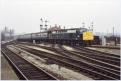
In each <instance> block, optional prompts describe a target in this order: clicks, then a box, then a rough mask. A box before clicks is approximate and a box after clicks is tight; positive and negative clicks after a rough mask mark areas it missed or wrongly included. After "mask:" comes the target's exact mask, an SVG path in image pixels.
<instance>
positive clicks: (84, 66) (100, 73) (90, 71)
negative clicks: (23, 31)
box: [20, 46, 120, 80]
mask: <svg viewBox="0 0 121 81" xmlns="http://www.w3.org/2000/svg"><path fill="white" fill-rule="evenodd" d="M20 48H22V49H24V50H26V51H28V52H30V53H33V54H36V55H38V56H44V57H47V58H50V59H53V60H56V61H59V62H61V63H63V64H64V65H67V64H68V65H67V66H69V67H73V68H75V69H78V71H80V72H81V73H83V74H86V75H88V76H91V78H92V77H93V79H100V80H112V79H120V76H119V75H118V74H116V73H115V72H117V70H116V71H114V70H113V72H111V71H109V70H106V69H104V68H101V67H98V66H94V64H92V63H88V62H86V61H83V60H81V61H80V60H75V59H72V58H70V57H66V56H62V55H59V56H58V55H52V54H50V53H46V52H42V51H39V50H35V49H32V48H27V47H24V46H21V47H20Z"/></svg>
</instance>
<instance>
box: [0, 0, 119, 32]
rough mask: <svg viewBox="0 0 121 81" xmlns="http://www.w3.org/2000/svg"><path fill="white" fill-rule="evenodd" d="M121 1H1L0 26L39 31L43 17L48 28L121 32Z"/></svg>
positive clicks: (19, 30)
mask: <svg viewBox="0 0 121 81" xmlns="http://www.w3.org/2000/svg"><path fill="white" fill-rule="evenodd" d="M120 5H121V1H120V0H0V27H1V28H3V27H5V26H7V27H9V28H13V29H15V31H16V33H23V32H26V33H29V32H39V31H40V30H39V29H40V28H39V25H40V18H41V17H42V18H43V19H47V20H48V21H49V22H48V25H52V26H54V25H55V24H57V25H61V26H62V27H63V26H65V27H66V28H71V27H73V28H74V27H81V26H82V22H85V27H87V28H88V27H89V26H90V23H91V22H92V21H93V22H94V32H107V31H108V32H112V27H113V26H114V27H115V32H120V29H121V28H120V26H121V24H120V20H121V19H120V18H121V15H120V14H121V11H120V8H121V6H120Z"/></svg>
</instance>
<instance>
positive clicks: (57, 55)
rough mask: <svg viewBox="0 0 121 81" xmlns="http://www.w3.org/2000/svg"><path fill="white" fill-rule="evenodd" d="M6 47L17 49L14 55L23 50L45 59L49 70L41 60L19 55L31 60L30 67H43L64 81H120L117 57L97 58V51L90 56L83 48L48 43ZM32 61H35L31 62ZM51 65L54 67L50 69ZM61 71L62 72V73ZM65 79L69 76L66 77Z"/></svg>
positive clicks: (13, 43) (17, 43)
mask: <svg viewBox="0 0 121 81" xmlns="http://www.w3.org/2000/svg"><path fill="white" fill-rule="evenodd" d="M7 47H8V48H9V49H11V50H12V49H14V51H15V49H19V50H20V49H21V50H23V51H26V52H28V53H30V54H31V55H33V56H34V55H35V57H36V58H41V59H43V60H44V61H46V62H47V64H49V66H48V65H44V64H42V63H41V61H38V59H37V60H35V57H34V58H33V57H28V56H26V55H27V53H24V54H22V53H20V54H22V55H24V57H26V59H28V60H30V59H31V63H33V64H35V66H40V65H43V68H44V70H45V69H48V70H50V71H49V72H50V73H51V72H52V73H51V74H52V75H54V76H55V73H57V75H58V76H60V77H61V78H62V79H65V80H66V79H67V80H69V79H70V80H71V79H72V80H73V79H77V80H81V79H83V80H87V79H94V80H102V79H104V80H108V79H110V80H114V79H116V80H118V79H119V78H120V76H119V75H120V57H119V56H118V55H112V56H111V54H109V55H108V54H107V55H104V54H102V53H100V52H99V54H98V53H96V52H97V51H96V52H95V53H94V54H93V53H91V52H89V50H88V51H84V49H87V48H84V47H80V48H77V47H75V46H74V47H73V46H67V45H59V44H49V43H48V44H47V43H46V44H44V43H43V44H32V43H27V42H26V43H25V42H24V43H23V42H15V41H14V42H11V44H8V45H7ZM82 48H83V50H81V49H82ZM18 53H19V52H18ZM29 56H30V55H29ZM27 57H28V58H27ZM104 58H107V59H104ZM32 59H34V60H33V61H32ZM51 63H52V64H53V65H51ZM41 67H42V66H41ZM48 67H50V68H48ZM72 67H73V68H72ZM57 68H58V69H57ZM59 68H60V69H61V70H59ZM93 69H95V71H93ZM57 70H58V71H57ZM53 72H54V73H53ZM68 72H71V73H72V74H75V75H78V76H79V77H80V78H79V77H76V76H74V75H73V76H72V74H71V75H69V74H68ZM88 72H90V73H88ZM109 74H110V75H109ZM65 75H67V76H66V77H63V76H65Z"/></svg>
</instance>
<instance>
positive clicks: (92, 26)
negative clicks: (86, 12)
mask: <svg viewBox="0 0 121 81" xmlns="http://www.w3.org/2000/svg"><path fill="white" fill-rule="evenodd" d="M93 28H94V23H93V22H92V23H91V29H92V32H93Z"/></svg>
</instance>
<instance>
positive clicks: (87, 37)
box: [17, 28, 100, 46]
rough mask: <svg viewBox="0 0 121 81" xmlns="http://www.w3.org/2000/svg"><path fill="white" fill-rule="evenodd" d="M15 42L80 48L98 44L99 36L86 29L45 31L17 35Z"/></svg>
mask: <svg viewBox="0 0 121 81" xmlns="http://www.w3.org/2000/svg"><path fill="white" fill-rule="evenodd" d="M17 40H18V41H24V42H25V41H28V42H33V41H35V42H36V43H41V42H49V43H53V44H68V45H80V46H86V45H92V44H100V39H99V36H94V35H93V32H91V31H89V30H88V29H87V28H72V29H55V30H46V31H43V32H38V33H29V34H24V35H19V36H18V37H17Z"/></svg>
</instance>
